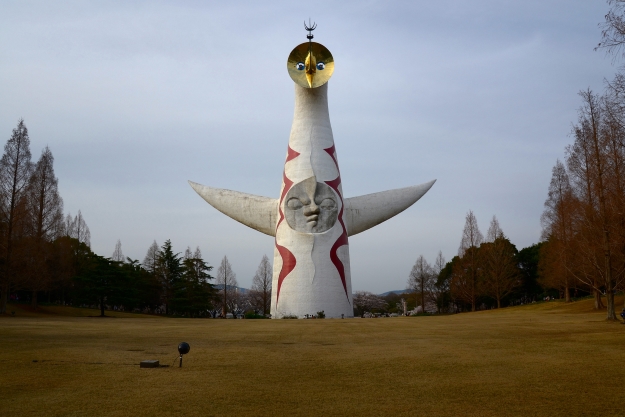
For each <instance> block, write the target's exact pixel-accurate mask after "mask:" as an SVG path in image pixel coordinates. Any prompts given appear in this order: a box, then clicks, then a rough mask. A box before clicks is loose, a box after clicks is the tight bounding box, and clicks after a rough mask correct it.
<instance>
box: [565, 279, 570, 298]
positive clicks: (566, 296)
mask: <svg viewBox="0 0 625 417" xmlns="http://www.w3.org/2000/svg"><path fill="white" fill-rule="evenodd" d="M564 302H565V303H570V302H571V289H570V288H569V280H568V278H567V279H566V280H565V281H564Z"/></svg>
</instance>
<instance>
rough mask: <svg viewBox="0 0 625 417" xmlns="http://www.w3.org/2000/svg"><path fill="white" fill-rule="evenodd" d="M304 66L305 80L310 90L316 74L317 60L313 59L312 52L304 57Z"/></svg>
mask: <svg viewBox="0 0 625 417" xmlns="http://www.w3.org/2000/svg"><path fill="white" fill-rule="evenodd" d="M304 64H305V65H306V80H307V81H308V85H309V86H310V88H312V84H313V78H314V77H315V73H316V72H317V60H316V59H315V55H314V54H313V52H312V51H310V50H309V51H308V56H307V57H306V61H305V63H304Z"/></svg>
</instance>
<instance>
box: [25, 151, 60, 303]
mask: <svg viewBox="0 0 625 417" xmlns="http://www.w3.org/2000/svg"><path fill="white" fill-rule="evenodd" d="M53 165H54V157H53V156H52V152H51V151H50V149H49V148H48V147H46V148H45V149H44V150H43V152H42V153H41V157H40V158H39V161H37V164H36V165H35V169H34V170H33V173H32V175H31V177H30V179H29V181H28V186H27V188H26V202H27V204H28V216H29V219H28V221H27V223H28V227H29V228H30V231H29V235H30V236H29V239H28V241H27V242H26V245H25V246H26V247H25V248H24V249H25V252H26V253H25V255H26V256H27V257H28V258H29V260H30V262H28V263H27V264H26V268H25V270H24V276H25V278H26V279H27V287H28V288H29V289H30V290H31V291H32V298H31V302H32V305H33V307H37V293H38V291H43V290H47V289H50V286H51V285H52V282H51V281H52V278H51V277H52V274H51V273H50V271H48V268H47V264H48V263H49V257H50V251H49V248H48V244H49V243H51V242H52V241H54V240H55V239H56V238H58V237H60V236H61V235H62V228H63V199H61V196H60V195H59V190H58V180H57V178H56V176H55V174H54V166H53Z"/></svg>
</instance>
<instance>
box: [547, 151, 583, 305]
mask: <svg viewBox="0 0 625 417" xmlns="http://www.w3.org/2000/svg"><path fill="white" fill-rule="evenodd" d="M574 207H575V197H574V195H573V191H572V189H571V184H570V181H569V176H568V174H567V172H566V168H565V167H564V165H563V164H562V162H560V161H559V160H558V161H556V165H555V166H554V167H553V170H552V174H551V183H550V184H549V192H548V196H547V200H546V201H545V210H544V212H543V214H542V216H541V224H542V228H543V231H542V239H543V240H544V241H545V242H546V243H545V246H544V249H543V251H542V252H543V256H541V261H540V262H541V267H540V268H541V270H542V271H543V273H542V274H541V275H542V281H543V285H546V286H549V287H554V288H561V289H562V290H563V292H564V299H565V302H567V303H568V302H570V301H571V294H570V288H571V285H572V283H571V280H572V277H571V272H570V271H571V270H572V268H573V266H572V265H573V262H572V260H573V256H572V247H571V240H572V238H573V231H572V227H573V215H574V214H573V210H574Z"/></svg>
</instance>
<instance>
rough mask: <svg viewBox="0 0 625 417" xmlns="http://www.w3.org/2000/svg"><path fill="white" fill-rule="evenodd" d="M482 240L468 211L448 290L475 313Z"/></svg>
mask: <svg viewBox="0 0 625 417" xmlns="http://www.w3.org/2000/svg"><path fill="white" fill-rule="evenodd" d="M483 239H484V237H483V235H482V233H481V232H480V229H479V227H478V225H477V219H476V218H475V215H474V214H473V212H472V211H471V210H469V212H468V213H467V216H466V219H465V224H464V230H463V231H462V239H461V241H460V247H459V248H458V257H459V262H457V265H456V268H455V270H454V273H453V276H452V279H451V283H450V289H451V292H452V294H453V295H454V297H455V298H458V299H460V300H463V301H466V302H468V303H470V304H471V311H475V304H476V301H477V296H478V295H479V292H480V281H481V278H482V265H481V259H480V254H479V247H480V245H481V244H482V240H483Z"/></svg>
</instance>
